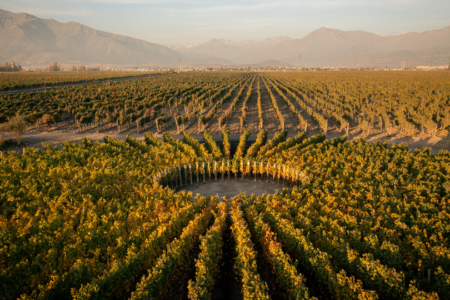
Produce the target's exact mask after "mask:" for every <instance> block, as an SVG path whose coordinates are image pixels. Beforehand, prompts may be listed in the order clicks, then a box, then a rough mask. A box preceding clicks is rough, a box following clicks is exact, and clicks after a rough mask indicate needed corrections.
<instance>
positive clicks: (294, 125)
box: [264, 78, 298, 136]
mask: <svg viewBox="0 0 450 300" xmlns="http://www.w3.org/2000/svg"><path fill="white" fill-rule="evenodd" d="M264 79H265V81H266V83H267V86H268V88H269V89H270V90H271V92H272V94H273V95H274V97H275V99H276V100H277V104H278V109H279V110H280V112H281V114H282V115H283V118H284V129H285V130H287V131H288V136H291V135H292V134H293V135H296V134H297V131H298V120H297V118H296V117H295V116H293V115H292V112H291V111H290V110H289V107H288V106H287V105H286V103H284V101H283V99H282V98H281V96H280V95H279V94H278V92H277V91H276V90H275V89H274V88H273V87H272V82H270V81H268V80H267V79H266V78H264ZM267 96H268V97H269V99H270V95H267Z"/></svg>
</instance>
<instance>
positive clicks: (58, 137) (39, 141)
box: [2, 103, 450, 154]
mask: <svg viewBox="0 0 450 300" xmlns="http://www.w3.org/2000/svg"><path fill="white" fill-rule="evenodd" d="M266 104H268V103H266ZM263 108H264V106H263ZM264 112H265V117H266V115H267V114H266V112H267V111H264ZM273 117H274V116H273ZM265 120H266V119H265ZM272 126H273V123H272ZM266 129H267V128H266ZM129 134H130V135H131V136H133V137H135V138H137V139H138V140H141V141H143V140H144V133H142V132H141V133H137V132H131V133H129ZM313 135H315V133H310V135H309V136H313ZM343 135H345V132H339V131H338V130H331V131H329V132H328V133H327V139H332V138H336V137H342V136H343ZM104 136H109V137H112V138H115V139H118V140H122V141H124V140H125V138H126V136H127V133H123V132H121V133H117V132H106V133H96V132H95V133H84V132H82V133H73V132H38V131H32V132H26V133H25V134H24V136H23V140H22V141H23V142H22V144H21V145H20V146H17V145H16V142H15V137H14V136H12V135H7V136H6V137H7V138H9V139H10V140H12V142H11V143H9V144H7V145H4V146H3V148H2V151H3V152H5V151H17V152H19V153H22V149H23V148H24V147H34V148H38V149H40V150H43V149H44V146H43V145H53V146H59V145H60V143H61V142H64V141H74V142H79V141H81V139H82V138H84V137H86V138H89V139H91V140H93V141H94V142H95V141H99V142H103V137H104ZM156 136H157V137H158V138H160V139H162V135H161V134H157V135H156ZM173 136H174V137H175V138H176V139H180V140H182V139H183V135H182V134H178V135H177V134H174V135H173ZM239 136H240V135H232V136H230V139H231V140H236V141H237V140H239ZM255 136H256V135H255ZM255 136H253V135H252V137H250V139H249V140H255ZM272 136H273V133H270V134H269V135H268V138H269V139H270V138H271V137H272ZM193 137H194V138H196V139H198V140H199V141H203V135H202V134H194V135H193ZM213 138H214V139H215V140H216V141H221V137H220V136H213ZM358 138H365V139H367V141H369V142H377V141H387V142H388V143H396V144H399V143H408V147H409V148H410V149H411V150H414V149H416V148H417V149H422V148H424V147H430V148H431V151H432V152H433V153H434V154H438V153H439V151H441V150H447V151H450V143H449V142H447V141H446V140H445V139H443V138H440V137H430V136H427V135H425V134H419V135H416V136H415V137H413V138H411V137H408V136H405V135H403V134H396V135H392V136H388V134H387V133H385V132H384V133H373V134H371V135H369V136H363V135H362V134H361V131H359V129H358V128H356V127H355V128H352V129H351V130H350V131H349V138H348V140H349V141H352V140H355V139H358Z"/></svg>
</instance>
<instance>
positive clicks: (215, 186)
mask: <svg viewBox="0 0 450 300" xmlns="http://www.w3.org/2000/svg"><path fill="white" fill-rule="evenodd" d="M280 183H281V182H280ZM283 188H288V187H287V186H283V185H282V184H277V183H276V182H272V181H270V182H269V181H262V180H260V179H259V178H258V180H257V181H254V179H244V180H242V179H241V178H238V179H234V178H233V179H231V180H228V179H226V178H225V179H224V180H222V179H218V180H217V181H216V180H211V181H208V180H207V181H206V182H204V183H203V182H200V183H194V184H190V185H187V186H183V187H179V188H177V191H186V192H189V191H191V192H192V197H193V198H195V196H196V195H197V194H200V196H217V195H218V196H219V199H222V198H223V197H227V198H228V199H229V198H231V197H235V196H238V195H239V194H240V193H242V194H246V195H247V196H250V195H252V194H253V195H255V196H260V195H263V194H267V195H271V194H275V193H276V192H277V191H278V192H281V191H282V190H283Z"/></svg>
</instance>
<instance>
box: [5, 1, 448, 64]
mask: <svg viewBox="0 0 450 300" xmlns="http://www.w3.org/2000/svg"><path fill="white" fill-rule="evenodd" d="M0 46H1V49H2V51H0V62H6V61H15V62H19V63H20V64H21V65H22V66H25V67H26V66H44V65H47V64H49V63H52V62H54V61H57V62H59V63H61V64H62V65H63V66H68V65H79V64H85V65H99V64H109V65H111V66H122V67H126V66H127V67H129V66H139V67H143V66H167V67H175V66H177V65H178V59H179V58H180V60H181V65H182V66H183V67H184V66H194V67H202V66H212V67H236V66H238V67H245V66H251V67H259V66H274V67H285V66H298V65H299V62H300V61H299V54H300V53H301V62H300V63H301V66H302V67H385V66H389V67H400V66H401V64H402V61H404V62H405V64H406V67H413V66H418V65H425V64H426V63H427V60H428V64H430V62H431V53H432V52H434V61H435V64H436V65H447V64H448V63H449V60H450V58H449V56H450V26H449V27H445V28H442V29H437V30H430V31H424V32H421V33H416V32H413V33H407V34H401V35H395V36H385V37H384V36H380V35H376V34H373V33H369V32H365V31H361V30H358V31H342V30H338V29H330V28H320V29H317V30H315V31H313V32H311V33H310V34H308V35H306V36H305V37H303V38H301V39H292V38H289V37H285V36H282V37H271V38H267V39H262V40H257V41H253V40H245V41H231V40H225V39H212V40H210V41H208V42H206V43H199V44H194V45H189V46H183V47H166V46H164V45H159V44H155V43H150V42H146V41H143V40H140V39H136V38H131V37H127V36H123V35H117V34H113V33H108V32H104V31H100V30H96V29H93V28H90V27H88V26H85V25H82V24H79V23H76V22H68V23H61V22H58V21H55V20H53V19H41V18H38V17H35V16H33V15H30V14H27V13H13V12H9V11H6V10H2V9H0Z"/></svg>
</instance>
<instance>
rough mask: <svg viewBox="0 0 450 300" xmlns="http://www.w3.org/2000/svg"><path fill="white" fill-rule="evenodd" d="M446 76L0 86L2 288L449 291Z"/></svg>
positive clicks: (413, 295) (273, 76)
mask: <svg viewBox="0 0 450 300" xmlns="http://www.w3.org/2000/svg"><path fill="white" fill-rule="evenodd" d="M449 79H450V74H448V72H447V73H445V72H433V73H431V72H429V73H422V72H396V73H394V72H392V73H387V72H308V73H307V72H296V73H294V72H254V73H246V72H204V73H182V74H167V75H161V76H157V77H156V76H155V77H149V78H141V79H130V80H126V81H120V82H113V83H111V84H108V85H105V84H93V85H86V86H78V87H67V88H58V89H53V90H48V91H44V92H37V93H21V94H8V95H0V123H1V124H0V125H1V126H4V127H0V128H3V129H4V131H3V132H4V133H5V134H6V137H7V138H8V139H9V140H8V143H7V144H4V145H3V146H4V148H3V149H5V150H6V151H2V152H1V153H0V182H1V184H0V207H1V210H0V232H1V234H0V237H1V238H0V266H1V268H0V299H18V298H20V299H395V300H397V299H450V271H449V270H450V249H449V247H450V243H449V239H450V208H449V207H450V177H449V176H450V152H449V151H446V150H449V148H448V147H449V146H450V145H448V144H446V142H447V141H446V139H447V138H448V137H447V136H448V130H449V129H450V128H449V125H450V115H449V114H450V80H449ZM17 116H22V117H23V118H24V120H26V122H27V123H28V127H27V129H26V131H25V132H24V133H23V135H22V143H21V144H20V145H18V146H17V147H16V146H12V145H11V143H13V142H15V140H16V139H18V138H17V136H16V135H15V131H14V130H15V129H14V127H13V126H12V125H13V124H10V123H11V121H10V120H9V119H10V118H14V117H16V118H17ZM384 140H388V141H393V140H394V141H405V142H410V143H409V144H406V143H400V144H391V143H388V142H387V141H384ZM369 141H370V142H369ZM41 142H44V144H43V145H42V144H41ZM411 142H412V143H411ZM38 145H39V147H38ZM423 146H432V147H433V149H432V150H431V149H430V148H424V147H423ZM414 147H416V148H418V149H415V150H413V149H411V148H414ZM16 149H17V150H19V149H20V151H11V150H16ZM441 149H443V150H444V151H442V150H441ZM192 191H194V193H197V192H198V193H199V194H197V195H196V194H194V193H193V192H192ZM241 192H242V193H241ZM216 195H217V196H216Z"/></svg>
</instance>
